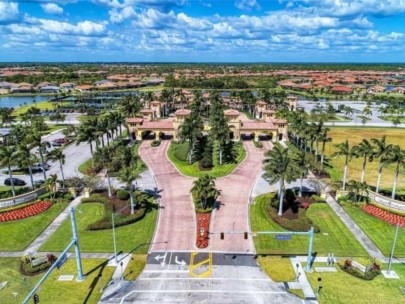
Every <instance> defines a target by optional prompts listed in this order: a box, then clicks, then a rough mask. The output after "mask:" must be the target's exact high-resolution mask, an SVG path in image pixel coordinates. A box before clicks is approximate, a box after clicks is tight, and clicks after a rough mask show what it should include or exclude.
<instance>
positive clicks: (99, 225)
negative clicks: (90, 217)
mask: <svg viewBox="0 0 405 304" xmlns="http://www.w3.org/2000/svg"><path fill="white" fill-rule="evenodd" d="M149 210H150V209H149V208H148V207H147V206H146V205H141V207H140V208H139V209H137V210H136V212H135V213H134V214H131V215H128V216H125V217H120V216H117V217H116V218H114V226H115V227H121V226H125V225H129V224H133V223H135V222H137V221H139V220H141V219H143V218H144V217H145V215H146V213H148V211H149ZM111 228H112V221H111V218H110V217H108V218H103V219H101V220H99V221H97V222H94V223H91V224H90V225H88V226H87V230H104V229H111Z"/></svg>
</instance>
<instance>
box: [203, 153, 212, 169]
mask: <svg viewBox="0 0 405 304" xmlns="http://www.w3.org/2000/svg"><path fill="white" fill-rule="evenodd" d="M213 166H214V164H213V161H212V156H211V157H204V158H203V159H201V160H200V168H201V169H203V170H204V169H205V170H207V169H211V168H212V167H213Z"/></svg>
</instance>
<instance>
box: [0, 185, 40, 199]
mask: <svg viewBox="0 0 405 304" xmlns="http://www.w3.org/2000/svg"><path fill="white" fill-rule="evenodd" d="M30 191H32V190H31V188H28V187H23V188H16V189H15V195H16V196H18V195H21V194H24V193H28V192H30ZM12 196H13V192H12V191H11V188H10V190H6V191H0V199H2V198H9V197H12Z"/></svg>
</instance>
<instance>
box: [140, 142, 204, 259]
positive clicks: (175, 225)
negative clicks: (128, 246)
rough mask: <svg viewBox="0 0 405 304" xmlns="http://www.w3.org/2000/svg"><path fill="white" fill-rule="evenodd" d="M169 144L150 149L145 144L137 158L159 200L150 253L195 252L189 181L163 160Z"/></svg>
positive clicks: (148, 143)
mask: <svg viewBox="0 0 405 304" xmlns="http://www.w3.org/2000/svg"><path fill="white" fill-rule="evenodd" d="M169 144H170V141H168V140H163V141H162V143H161V144H160V146H158V147H155V148H153V147H151V146H150V145H151V141H149V140H146V141H144V142H143V143H142V145H141V147H140V149H139V155H140V156H141V157H142V159H143V160H144V161H145V163H146V164H147V165H148V167H149V168H150V170H151V171H152V172H153V174H154V175H155V178H156V181H157V187H158V191H159V195H160V196H161V198H160V210H159V219H158V224H157V228H156V235H155V238H154V244H153V245H152V251H162V250H163V251H166V250H195V249H196V247H195V240H196V238H195V233H196V220H195V211H194V206H193V203H192V201H191V197H190V189H191V187H192V182H193V180H192V179H191V178H188V177H185V176H183V175H181V174H180V173H179V172H178V171H177V169H176V168H175V167H174V166H173V165H172V164H171V163H170V161H169V160H168V159H167V156H166V151H167V149H168V147H169Z"/></svg>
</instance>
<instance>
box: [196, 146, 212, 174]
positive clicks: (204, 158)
mask: <svg viewBox="0 0 405 304" xmlns="http://www.w3.org/2000/svg"><path fill="white" fill-rule="evenodd" d="M213 149H214V148H213V145H212V142H211V141H207V142H206V144H205V146H204V152H203V153H202V155H201V160H200V163H199V165H200V168H201V169H202V170H210V169H211V168H212V167H213V166H214V160H213V158H212V151H213Z"/></svg>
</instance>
